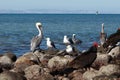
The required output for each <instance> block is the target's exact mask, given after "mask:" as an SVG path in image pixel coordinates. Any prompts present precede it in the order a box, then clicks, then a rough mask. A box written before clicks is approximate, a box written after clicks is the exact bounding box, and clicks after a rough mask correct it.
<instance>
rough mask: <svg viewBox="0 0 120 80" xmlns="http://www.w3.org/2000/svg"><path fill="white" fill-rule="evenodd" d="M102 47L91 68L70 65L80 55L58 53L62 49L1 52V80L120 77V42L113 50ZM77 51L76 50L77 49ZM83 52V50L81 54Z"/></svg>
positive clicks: (117, 79) (116, 79)
mask: <svg viewBox="0 0 120 80" xmlns="http://www.w3.org/2000/svg"><path fill="white" fill-rule="evenodd" d="M101 50H102V49H101V48H100V47H99V48H98V51H97V58H96V60H95V61H94V62H93V63H92V65H91V67H90V69H84V68H83V69H80V68H77V69H72V68H67V66H68V64H69V63H70V62H71V61H72V60H73V59H74V58H75V57H76V56H72V55H69V54H63V55H60V54H58V52H59V51H58V50H42V51H36V52H35V53H34V54H35V55H37V56H38V58H39V60H40V62H41V63H38V61H37V60H36V57H35V56H34V55H33V53H32V52H27V53H24V55H22V56H20V57H18V58H17V57H16V55H15V54H14V53H10V52H8V53H3V54H1V55H0V80H120V46H116V47H115V48H113V49H112V50H111V51H110V52H109V53H103V52H102V51H101ZM73 54H74V53H73ZM78 55H79V54H78Z"/></svg>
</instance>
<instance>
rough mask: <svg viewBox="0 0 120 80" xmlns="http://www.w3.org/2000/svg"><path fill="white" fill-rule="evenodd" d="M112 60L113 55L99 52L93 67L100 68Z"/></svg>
mask: <svg viewBox="0 0 120 80" xmlns="http://www.w3.org/2000/svg"><path fill="white" fill-rule="evenodd" d="M111 60H112V57H111V56H110V55H108V54H101V53H97V58H96V60H95V61H94V62H93V64H92V67H94V68H95V69H98V70H99V68H100V67H101V66H103V65H107V64H109V63H110V61H111Z"/></svg>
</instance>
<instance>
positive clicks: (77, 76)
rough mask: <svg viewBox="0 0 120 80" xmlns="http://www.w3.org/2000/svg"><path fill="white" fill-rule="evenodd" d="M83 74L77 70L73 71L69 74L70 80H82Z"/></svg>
mask: <svg viewBox="0 0 120 80" xmlns="http://www.w3.org/2000/svg"><path fill="white" fill-rule="evenodd" d="M82 76H83V74H82V73H81V72H80V71H79V70H74V71H73V72H72V73H70V74H69V76H68V77H69V78H70V80H83V77H82Z"/></svg>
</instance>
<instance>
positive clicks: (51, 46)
mask: <svg viewBox="0 0 120 80" xmlns="http://www.w3.org/2000/svg"><path fill="white" fill-rule="evenodd" d="M46 40H47V47H48V48H56V47H55V44H54V42H53V41H51V40H50V38H46Z"/></svg>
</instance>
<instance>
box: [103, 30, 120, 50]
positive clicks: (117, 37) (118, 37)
mask: <svg viewBox="0 0 120 80" xmlns="http://www.w3.org/2000/svg"><path fill="white" fill-rule="evenodd" d="M119 41H120V28H118V30H117V31H116V32H115V33H113V34H111V35H110V36H109V37H108V38H107V41H106V42H105V43H104V44H103V47H104V48H108V47H109V46H115V45H116V44H117V42H119Z"/></svg>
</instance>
